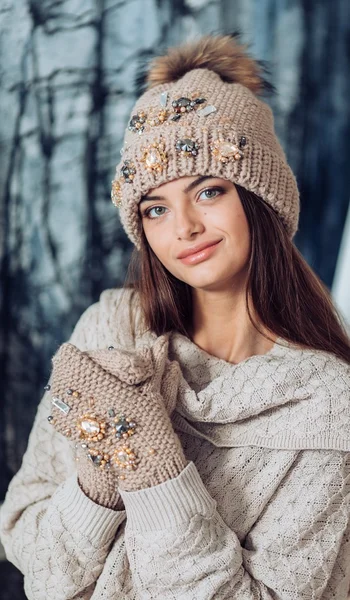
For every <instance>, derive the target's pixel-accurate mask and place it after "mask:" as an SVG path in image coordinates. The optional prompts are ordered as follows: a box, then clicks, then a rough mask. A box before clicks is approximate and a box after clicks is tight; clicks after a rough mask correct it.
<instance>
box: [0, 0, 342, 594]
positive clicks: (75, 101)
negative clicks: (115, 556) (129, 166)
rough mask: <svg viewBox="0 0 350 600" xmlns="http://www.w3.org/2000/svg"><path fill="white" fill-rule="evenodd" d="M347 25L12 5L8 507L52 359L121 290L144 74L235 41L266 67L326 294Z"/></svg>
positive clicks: (56, 3) (203, 6) (262, 8)
mask: <svg viewBox="0 0 350 600" xmlns="http://www.w3.org/2000/svg"><path fill="white" fill-rule="evenodd" d="M349 28H350V4H349V2H348V1H347V0H333V1H332V2H318V3H316V2H313V3H312V2H309V1H308V0H281V1H279V2H276V1H275V0H1V2H0V52H1V63H0V77H1V85H0V111H1V113H0V114H1V121H0V136H1V139H0V143H1V164H0V178H1V186H0V194H1V204H0V210H1V218H0V277H1V296H0V311H1V334H0V352H1V373H0V383H1V390H2V391H1V400H2V401H1V408H0V410H1V414H0V462H1V473H2V476H1V490H0V493H1V498H3V497H4V494H5V491H6V488H7V485H8V483H9V481H10V479H11V477H12V476H13V474H14V473H15V472H16V471H17V470H18V468H19V466H20V463H21V459H22V456H23V453H24V451H25V448H26V445H27V440H28V434H29V431H30V428H31V426H32V422H33V418H34V415H35V412H36V408H37V404H38V402H39V401H40V399H41V396H42V394H43V386H44V384H45V383H46V381H47V378H48V375H49V372H50V360H51V357H52V355H53V354H54V352H55V350H56V349H57V347H58V346H59V345H60V344H61V343H62V342H63V341H65V340H66V339H67V338H68V337H69V335H70V333H71V331H72V328H73V326H74V324H75V323H76V321H77V320H78V318H79V316H80V315H81V313H82V312H83V311H84V309H85V308H86V307H87V306H89V305H90V304H91V303H92V302H95V301H97V300H98V297H99V294H100V292H101V291H102V290H103V289H105V288H108V287H115V286H119V285H122V283H123V280H124V276H125V272H126V268H127V264H128V260H129V256H130V252H131V245H130V243H129V242H128V240H127V238H126V236H125V234H124V232H123V230H122V228H121V226H120V223H119V221H118V215H117V212H116V209H115V207H114V206H113V204H112V203H111V201H110V183H111V180H112V177H113V175H114V169H115V165H116V163H117V162H118V160H119V151H120V147H121V142H122V137H123V133H124V129H125V126H126V123H127V119H128V115H129V113H130V110H131V107H132V105H133V103H134V101H135V99H136V96H137V92H138V83H137V82H138V79H139V76H140V64H141V63H143V62H145V61H147V60H148V59H149V58H151V57H152V56H153V55H154V54H157V53H158V52H159V51H161V50H162V49H163V48H165V47H166V46H169V45H174V44H177V43H179V42H181V41H183V40H188V39H191V38H193V37H195V36H197V35H200V34H203V33H213V32H214V33H215V32H223V33H231V32H233V31H235V30H238V31H240V32H241V40H242V41H243V42H246V43H248V44H249V49H250V52H251V53H252V55H253V56H254V57H255V58H258V59H261V60H264V61H267V62H268V63H269V67H270V72H271V75H270V77H269V79H270V81H271V82H272V83H273V85H274V86H275V87H276V89H277V94H276V95H275V96H274V97H272V98H271V99H269V100H268V101H269V103H270V105H271V107H272V109H273V111H274V114H275V124H276V130H277V134H278V135H279V138H280V140H281V142H282V144H283V146H284V149H285V151H286V154H287V157H288V159H289V162H290V164H291V166H292V168H293V170H294V172H295V174H296V177H297V180H298V184H299V187H300V191H301V205H302V213H301V221H300V229H299V232H298V234H297V236H296V238H295V242H296V245H297V246H298V247H299V249H300V251H301V252H302V254H303V255H304V257H305V258H306V260H307V261H308V262H309V264H310V265H311V266H312V267H313V268H314V269H315V270H316V272H317V273H318V274H319V275H320V277H321V278H322V280H323V281H324V282H325V284H326V285H327V286H328V287H330V286H331V283H332V278H333V273H334V269H335V264H336V259H337V254H338V249H339V244H340V240H341V234H342V229H343V224H344V220H345V216H346V210H347V206H348V197H349V171H350V169H349V168H348V165H347V159H348V156H349V144H350V135H349V133H350V132H349V124H350V119H349V111H350V104H349V95H350V94H349V92H350V90H349V87H350V82H349V77H348V74H349V56H350V52H349V47H348V46H346V45H347V44H348V45H349V40H350V35H349V33H350V32H349ZM14 577H15V576H14ZM18 585H19V586H20V584H18ZM3 593H4V594H6V590H5V591H4V590H3ZM3 597H5V596H3ZM8 597H9V598H10V597H11V598H13V597H16V598H20V591H19V589H18V590H17V591H16V592H15V591H14V590H13V589H11V591H9V595H8Z"/></svg>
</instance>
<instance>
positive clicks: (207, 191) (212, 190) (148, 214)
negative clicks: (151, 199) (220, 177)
mask: <svg viewBox="0 0 350 600" xmlns="http://www.w3.org/2000/svg"><path fill="white" fill-rule="evenodd" d="M224 191H225V190H224V189H223V188H222V187H219V186H214V187H208V188H205V190H202V191H201V192H200V194H199V195H198V198H199V199H201V196H203V194H206V197H205V198H202V199H201V200H214V199H215V198H217V197H218V196H219V195H220V194H222V193H224ZM215 192H216V193H215ZM213 193H215V195H208V194H213ZM157 209H161V210H165V211H166V210H167V208H166V206H160V205H157V206H151V207H150V208H146V210H145V211H144V212H143V214H142V215H141V218H146V219H150V220H153V221H154V220H157V219H159V218H160V217H162V216H163V215H164V214H165V213H164V212H163V213H162V214H160V215H159V214H158V215H157V216H152V211H155V210H157Z"/></svg>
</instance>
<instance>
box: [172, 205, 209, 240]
mask: <svg viewBox="0 0 350 600" xmlns="http://www.w3.org/2000/svg"><path fill="white" fill-rule="evenodd" d="M174 222H175V225H174V227H175V235H176V237H177V239H179V240H188V239H192V238H193V236H194V235H195V234H196V233H202V232H203V231H204V224H203V222H202V220H201V219H200V216H199V215H198V212H197V211H196V210H195V209H194V208H192V207H189V206H188V205H187V206H183V207H181V206H178V207H177V210H176V212H175V220H174Z"/></svg>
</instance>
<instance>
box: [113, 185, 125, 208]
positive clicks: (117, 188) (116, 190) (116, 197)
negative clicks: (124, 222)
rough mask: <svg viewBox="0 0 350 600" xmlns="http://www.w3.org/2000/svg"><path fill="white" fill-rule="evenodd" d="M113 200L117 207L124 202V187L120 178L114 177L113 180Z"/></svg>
mask: <svg viewBox="0 0 350 600" xmlns="http://www.w3.org/2000/svg"><path fill="white" fill-rule="evenodd" d="M111 200H112V202H113V204H114V206H116V207H117V208H119V207H120V205H121V202H122V188H121V185H120V181H118V179H113V181H112V190H111Z"/></svg>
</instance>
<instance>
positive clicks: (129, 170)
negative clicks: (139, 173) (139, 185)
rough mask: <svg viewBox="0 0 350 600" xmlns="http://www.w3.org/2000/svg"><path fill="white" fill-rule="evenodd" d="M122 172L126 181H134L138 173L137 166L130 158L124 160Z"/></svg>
mask: <svg viewBox="0 0 350 600" xmlns="http://www.w3.org/2000/svg"><path fill="white" fill-rule="evenodd" d="M120 173H121V175H122V177H123V179H124V181H125V183H132V181H133V179H134V175H135V173H136V169H135V166H134V165H133V163H132V162H131V161H130V160H126V161H124V164H123V166H122V168H121V170H120Z"/></svg>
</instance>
